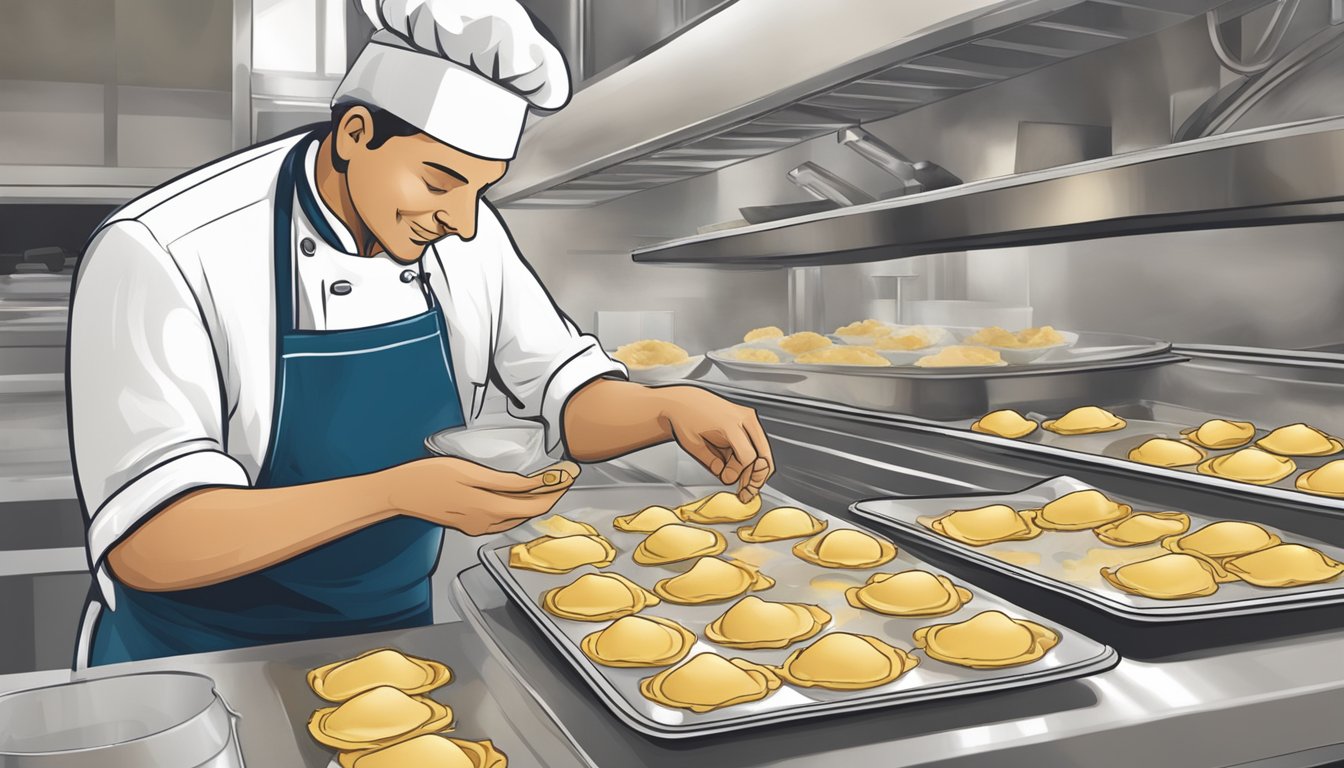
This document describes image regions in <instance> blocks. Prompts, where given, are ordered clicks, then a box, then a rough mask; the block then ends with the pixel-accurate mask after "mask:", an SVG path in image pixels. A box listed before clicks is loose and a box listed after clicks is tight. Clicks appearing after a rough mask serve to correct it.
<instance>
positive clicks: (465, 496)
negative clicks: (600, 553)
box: [383, 457, 574, 536]
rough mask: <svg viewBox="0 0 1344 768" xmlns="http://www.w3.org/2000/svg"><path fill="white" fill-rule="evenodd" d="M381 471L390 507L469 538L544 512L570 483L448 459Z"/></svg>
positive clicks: (569, 478) (551, 474)
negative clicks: (384, 475)
mask: <svg viewBox="0 0 1344 768" xmlns="http://www.w3.org/2000/svg"><path fill="white" fill-rule="evenodd" d="M383 472H384V473H385V474H386V475H387V485H386V486H385V487H386V488H387V499H388V504H389V506H390V507H391V508H392V509H393V510H396V511H397V512H398V513H400V514H404V515H408V516H410V517H416V518H419V519H421V520H428V521H429V522H431V523H435V524H437V525H443V526H447V527H449V528H456V529H457V530H459V531H461V532H463V533H465V534H467V535H468V536H480V535H482V534H486V533H499V532H500V531H507V530H509V529H510V528H513V527H514V526H517V525H520V524H522V523H525V522H527V521H528V520H531V519H532V518H534V517H538V516H540V515H544V514H546V513H547V512H549V511H550V509H551V507H553V506H554V505H555V502H557V501H559V499H560V497H561V495H563V494H564V492H565V491H567V490H569V487H570V486H571V485H572V484H573V483H574V478H573V477H572V476H570V475H569V474H568V473H564V474H563V475H560V476H558V477H557V475H558V474H559V473H554V472H547V473H545V476H543V475H537V476H535V477H524V476H523V475H518V474H514V473H512V472H500V471H498V470H494V469H490V468H489V467H483V466H481V465H479V464H475V463H472V462H470V461H467V460H465V459H454V458H447V457H435V458H429V459H420V460H418V461H412V462H409V463H406V464H401V465H399V466H396V467H392V468H391V469H387V470H384V471H383ZM548 481H549V482H550V483H551V484H550V485H548V484H547V482H548Z"/></svg>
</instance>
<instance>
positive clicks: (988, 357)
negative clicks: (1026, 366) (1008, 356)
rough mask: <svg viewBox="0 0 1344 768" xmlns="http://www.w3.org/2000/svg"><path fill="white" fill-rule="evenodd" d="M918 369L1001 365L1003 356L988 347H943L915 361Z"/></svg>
mask: <svg viewBox="0 0 1344 768" xmlns="http://www.w3.org/2000/svg"><path fill="white" fill-rule="evenodd" d="M915 365H917V366H919V367H920V368H974V367H980V366H986V365H1003V356H1002V355H1000V354H999V353H998V350H994V349H989V348H988V347H969V346H956V345H954V346H950V347H943V348H942V349H940V350H938V351H937V352H935V353H933V354H932V355H925V356H924V357H921V358H919V359H918V360H916V361H915Z"/></svg>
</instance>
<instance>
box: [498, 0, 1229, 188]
mask: <svg viewBox="0 0 1344 768" xmlns="http://www.w3.org/2000/svg"><path fill="white" fill-rule="evenodd" d="M1222 2H1224V0H939V2H923V3H909V2H891V0H829V1H828V2H824V3H822V2H816V3H808V2H792V3H781V2H778V0H737V2H735V3H732V4H730V5H728V6H727V7H725V8H724V9H723V10H721V11H719V12H717V13H715V14H714V15H713V16H711V17H709V18H707V19H706V20H705V21H703V22H701V23H700V24H697V25H695V26H694V27H691V28H689V29H688V30H686V31H685V32H684V33H682V34H681V35H679V36H678V37H677V38H675V39H673V40H671V41H670V42H668V43H667V44H666V45H663V46H661V47H659V48H657V49H655V50H654V51H652V52H651V53H649V54H648V55H646V56H644V57H643V58H640V59H638V60H636V61H634V62H632V63H631V64H629V65H628V66H626V67H624V68H623V69H621V70H619V71H617V72H615V73H613V74H611V75H609V76H607V77H604V78H602V79H601V80H599V81H597V82H595V83H593V84H592V85H590V86H589V87H587V88H585V89H583V90H582V91H580V92H579V93H577V94H575V96H574V99H573V101H572V102H571V103H570V105H569V106H568V107H567V108H565V109H564V110H562V111H561V112H559V113H557V114H554V115H552V116H550V117H547V118H544V119H542V120H539V121H537V122H536V123H535V124H533V125H530V126H529V127H528V130H527V131H526V132H525V133H524V134H523V139H522V143H521V145H520V147H519V152H518V157H517V159H516V160H515V161H514V163H513V168H512V169H511V170H510V172H509V174H508V175H507V176H505V177H504V179H503V180H501V181H500V183H499V184H497V185H496V186H495V188H494V189H493V191H492V193H491V196H490V197H491V200H492V201H493V202H495V203H496V204H499V205H513V206H519V207H523V206H528V207H540V206H583V205H594V204H598V203H602V202H606V201H609V200H612V199H615V198H618V197H621V196H624V195H628V194H631V193H634V192H639V191H641V190H645V189H650V188H652V187H657V186H661V185H663V184H670V183H673V182H677V181H681V180H683V179H688V178H691V177H694V176H699V175H701V174H704V173H709V172H712V171H715V170H717V169H719V168H723V167H725V166H729V165H732V164H734V163H738V162H741V161H743V160H747V159H750V158H753V157H757V156H760V155H765V154H768V153H771V152H775V151H777V150H780V149H783V148H785V147H789V146H792V145H794V144H797V143H799V142H803V141H807V140H808V139H812V138H816V137H817V136H821V135H824V134H826V133H831V132H834V131H835V130H837V129H839V128H845V127H848V126H852V125H856V124H859V123H866V122H871V121H874V120H881V119H885V118H888V117H892V116H895V115H899V114H902V113H904V112H908V111H910V110H913V109H918V108H919V107H922V106H924V105H926V104H930V103H933V102H935V101H940V100H942V99H946V98H949V97H952V96H956V95H958V94H961V93H965V92H967V91H970V90H973V89H976V88H980V87H982V86H986V85H992V84H994V83H997V82H1001V81H1003V80H1007V79H1009V78H1013V77H1017V76H1019V75H1023V74H1026V73H1028V72H1033V71H1035V70H1038V69H1041V68H1044V67H1048V66H1051V65H1053V64H1057V63H1059V62H1061V61H1065V60H1068V59H1071V58H1074V57H1076V56H1081V55H1084V54H1088V53H1092V52H1093V51H1097V50H1100V49H1102V48H1106V47H1108V46H1111V45H1115V44H1117V43H1123V42H1125V41H1127V40H1133V39H1136V38H1139V37H1144V36H1146V35H1149V34H1152V33H1154V32H1157V31H1159V30H1161V29H1164V28H1167V27H1170V26H1173V25H1175V24H1179V23H1181V22H1183V21H1186V20H1188V19H1190V18H1193V17H1195V16H1198V15H1200V14H1202V13H1204V12H1206V11H1208V10H1209V9H1211V8H1213V7H1215V6H1217V5H1220V4H1221V3H1222Z"/></svg>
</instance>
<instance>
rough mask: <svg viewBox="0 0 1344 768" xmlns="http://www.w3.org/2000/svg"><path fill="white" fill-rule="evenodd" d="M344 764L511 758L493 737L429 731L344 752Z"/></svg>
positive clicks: (393, 767)
mask: <svg viewBox="0 0 1344 768" xmlns="http://www.w3.org/2000/svg"><path fill="white" fill-rule="evenodd" d="M337 761H338V762H339V763H340V766H341V768H406V767H407V766H421V767H422V768H431V767H432V768H506V767H507V766H508V764H509V758H508V756H507V755H505V754H504V753H503V752H500V751H499V750H498V749H496V748H495V745H494V744H493V743H491V742H490V740H489V739H486V740H484V741H467V740H465V739H450V738H448V737H447V736H444V735H442V734H437V733H427V734H425V735H423V736H416V737H415V738H413V739H407V740H406V741H399V742H397V743H396V744H393V745H392V746H390V747H383V748H381V749H372V750H367V751H360V752H342V753H341V754H340V756H339V757H338V758H337Z"/></svg>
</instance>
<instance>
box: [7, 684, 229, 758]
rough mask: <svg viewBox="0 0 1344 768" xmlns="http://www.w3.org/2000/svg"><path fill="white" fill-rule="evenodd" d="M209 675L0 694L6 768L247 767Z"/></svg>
mask: <svg viewBox="0 0 1344 768" xmlns="http://www.w3.org/2000/svg"><path fill="white" fill-rule="evenodd" d="M238 719H239V717H238V713H236V712H234V711H233V710H232V709H230V708H229V705H228V703H227V702H225V701H224V698H223V697H222V696H221V695H220V694H219V692H218V691H216V690H215V683H214V681H213V680H211V679H210V678H208V677H205V676H204V675H197V674H191V673H186V672H147V673H141V674H133V675H119V676H116V677H105V678H98V679H92V680H81V681H77V682H73V683H66V684H63V685H54V686H49V687H46V688H34V689H31V690H26V691H19V692H17V693H11V694H7V695H4V696H0V723H3V724H4V727H3V728H0V768H243V757H242V752H241V751H240V748H239V745H238V733H237V724H238Z"/></svg>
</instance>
